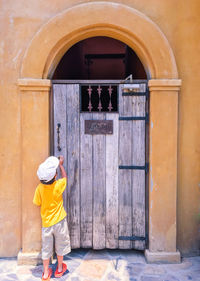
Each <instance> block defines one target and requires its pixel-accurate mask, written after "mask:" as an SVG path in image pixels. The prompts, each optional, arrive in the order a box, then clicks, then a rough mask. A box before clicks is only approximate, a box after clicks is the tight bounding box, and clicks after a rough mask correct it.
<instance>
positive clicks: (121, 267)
mask: <svg viewBox="0 0 200 281" xmlns="http://www.w3.org/2000/svg"><path fill="white" fill-rule="evenodd" d="M64 262H65V263H67V266H68V271H67V272H66V273H65V274H64V275H63V276H62V277H61V278H59V279H58V278H54V276H52V278H51V280H54V281H55V280H60V281H65V280H70V281H98V280H101V281H106V280H109V281H187V280H193V281H200V256H198V257H192V258H183V259H182V263H180V264H147V263H146V262H145V258H144V255H143V254H142V253H140V252H137V251H131V250H130V251H120V250H103V251H93V250H73V251H72V252H71V253H70V254H69V255H67V256H66V257H65V259H64ZM51 267H52V268H53V271H55V269H56V260H53V263H52V264H51ZM41 275H42V265H38V266H22V265H21V266H18V265H17V260H16V259H14V258H12V259H0V281H13V280H20V281H37V280H41Z"/></svg>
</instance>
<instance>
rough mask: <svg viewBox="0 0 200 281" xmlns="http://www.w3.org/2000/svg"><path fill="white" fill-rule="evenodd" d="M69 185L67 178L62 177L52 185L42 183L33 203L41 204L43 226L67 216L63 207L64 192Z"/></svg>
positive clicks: (38, 187)
mask: <svg viewBox="0 0 200 281" xmlns="http://www.w3.org/2000/svg"><path fill="white" fill-rule="evenodd" d="M66 185H67V179H66V178H62V179H59V180H56V181H54V182H53V183H52V184H50V185H47V184H46V185H45V184H42V183H40V184H39V185H38V186H37V188H36V190H35V195H34V198H33V203H34V204H35V205H37V206H41V210H40V212H41V217H42V226H43V227H49V226H52V225H54V224H56V223H58V222H59V221H61V220H63V219H64V218H65V217H66V215H67V214H66V212H65V209H64V207H63V197H62V193H63V191H64V190H65V188H66Z"/></svg>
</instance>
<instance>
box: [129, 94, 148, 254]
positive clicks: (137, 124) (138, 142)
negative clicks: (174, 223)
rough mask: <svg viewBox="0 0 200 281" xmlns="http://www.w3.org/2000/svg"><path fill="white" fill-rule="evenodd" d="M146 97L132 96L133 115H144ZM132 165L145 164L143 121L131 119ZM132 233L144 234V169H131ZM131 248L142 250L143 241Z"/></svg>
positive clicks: (135, 243)
mask: <svg viewBox="0 0 200 281" xmlns="http://www.w3.org/2000/svg"><path fill="white" fill-rule="evenodd" d="M145 99H146V97H133V101H132V102H133V115H134V116H145V113H146V110H145ZM132 122H133V125H132V126H133V127H132V134H133V154H132V155H133V156H132V162H133V165H138V166H144V165H145V121H132ZM132 205H133V235H135V236H143V237H144V236H145V171H138V170H135V171H132ZM133 248H135V249H139V250H143V249H144V248H145V242H144V241H135V242H133Z"/></svg>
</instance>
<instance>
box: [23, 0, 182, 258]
mask: <svg viewBox="0 0 200 281" xmlns="http://www.w3.org/2000/svg"><path fill="white" fill-rule="evenodd" d="M102 14H103V15H104V16H103V17H102ZM94 36H108V37H111V38H115V39H118V40H120V41H122V42H124V43H125V44H127V45H128V46H130V47H131V48H132V49H133V50H135V52H136V53H137V54H138V56H139V57H140V60H141V61H142V63H143V65H144V67H145V70H146V73H147V74H148V78H149V79H150V80H149V82H148V85H149V90H150V96H151V104H150V126H149V128H150V137H149V142H150V143H149V146H150V152H149V156H150V161H149V166H150V169H149V182H150V185H149V206H150V207H149V218H150V219H149V250H147V251H146V257H147V260H148V261H151V262H153V261H167V262H170V261H171V262H176V261H180V253H179V252H178V251H177V249H176V188H177V113H178V110H177V105H178V91H179V89H180V85H181V81H180V80H179V79H178V72H177V67H176V62H175V58H174V54H173V50H172V48H171V47H170V44H169V42H168V40H167V38H166V37H165V35H164V34H163V32H162V31H161V30H160V28H159V26H158V25H157V24H155V23H154V22H153V21H152V20H151V19H149V18H148V17H147V16H146V15H144V14H142V13H141V12H139V11H137V10H135V9H133V8H131V7H129V6H127V5H123V4H120V3H111V2H87V3H84V4H80V5H75V6H73V7H71V8H68V9H66V10H65V11H63V12H61V13H60V14H58V15H56V16H55V17H53V18H52V19H50V20H49V21H48V22H46V23H45V24H44V25H43V26H41V28H40V30H38V32H37V33H36V34H35V36H33V39H32V40H31V42H30V44H29V46H28V47H27V50H26V52H25V54H24V58H23V60H22V66H21V71H20V73H19V80H18V85H19V89H20V92H21V93H22V95H21V116H22V119H21V124H22V127H21V129H22V133H21V134H22V149H21V154H22V155H21V157H22V209H23V213H22V221H23V227H22V249H23V252H22V253H21V254H19V257H18V258H19V260H20V259H21V258H22V260H23V258H24V257H25V256H26V252H37V251H39V250H40V245H41V244H40V242H41V238H40V218H39V214H38V215H37V214H36V213H35V210H34V208H33V207H32V204H31V202H32V194H33V192H34V190H35V185H36V184H37V182H36V180H35V178H33V172H32V171H34V170H36V167H37V166H38V163H40V162H41V161H42V160H43V159H44V157H46V156H47V155H49V139H50V138H49V97H48V94H49V91H50V88H51V81H50V80H49V79H51V78H52V76H53V73H54V71H55V69H56V67H57V65H58V63H59V61H60V59H61V58H62V57H63V55H64V54H65V52H66V51H67V50H68V49H69V48H70V47H71V46H73V45H74V44H76V43H77V42H79V41H81V40H83V39H86V38H89V37H94ZM41 42H42V43H41ZM32 104H34V106H31V105H32ZM28 105H29V106H28ZM27 120H28V121H27ZM27 122H28V124H29V126H27ZM166 136H170V138H166ZM32 151H34V156H35V157H34V159H33V158H32ZM30 159H32V161H31V162H30ZM27 167H28V169H27ZM166 171H167V172H166ZM30 178H32V181H31V180H30ZM27 190H28V191H27ZM166 204H168V206H169V204H170V208H168V212H167V214H166V211H165V210H166V209H165V206H166ZM158 214H159V216H158ZM30 222H31V231H30V227H28V226H29V224H30ZM34 257H35V260H37V259H38V254H35V255H34ZM27 258H28V257H27ZM32 258H33V256H32Z"/></svg>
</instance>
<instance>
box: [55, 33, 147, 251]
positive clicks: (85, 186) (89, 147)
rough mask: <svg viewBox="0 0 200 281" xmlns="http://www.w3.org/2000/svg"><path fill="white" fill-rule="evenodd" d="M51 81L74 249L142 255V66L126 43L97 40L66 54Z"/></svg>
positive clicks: (144, 238) (144, 118)
mask: <svg viewBox="0 0 200 281" xmlns="http://www.w3.org/2000/svg"><path fill="white" fill-rule="evenodd" d="M127 75H128V76H129V77H131V80H130V79H129V80H126V76H127ZM132 76H133V77H134V78H137V80H136V79H134V80H133V79H132ZM125 80H126V81H125ZM52 82H53V86H52V89H53V95H52V96H53V103H52V104H53V109H54V110H53V111H54V113H53V117H54V118H53V120H54V122H53V131H54V145H53V150H52V153H53V154H54V155H56V156H58V155H60V153H62V154H64V157H65V159H66V170H67V172H68V174H69V178H68V189H67V191H66V193H65V194H64V198H65V200H64V204H65V207H66V209H67V213H68V224H69V231H70V239H71V246H72V248H79V247H83V248H85V247H86V248H88V247H90V248H93V249H104V248H112V249H117V248H121V249H132V248H134V249H140V250H144V249H145V248H146V245H147V231H146V229H147V227H146V225H145V221H146V219H147V217H145V214H146V202H145V195H146V192H145V179H146V178H147V177H146V176H147V173H148V171H147V161H146V160H147V159H146V158H147V157H145V156H146V149H145V148H146V146H147V145H146V143H145V140H146V131H147V130H146V124H147V122H148V120H147V116H148V90H147V80H146V73H145V70H144V67H143V65H142V63H141V62H140V60H139V58H138V57H137V55H136V54H135V52H134V51H132V50H131V48H129V47H128V46H127V45H126V44H124V43H122V42H120V41H118V40H116V39H113V38H109V37H92V38H88V39H85V40H82V41H80V42H78V43H76V44H75V45H74V46H72V47H71V48H70V49H69V50H68V51H67V52H66V54H65V55H64V56H63V58H62V59H61V61H60V62H59V64H58V66H57V68H56V69H55V72H54V75H53V80H52ZM122 186H123V188H122Z"/></svg>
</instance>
